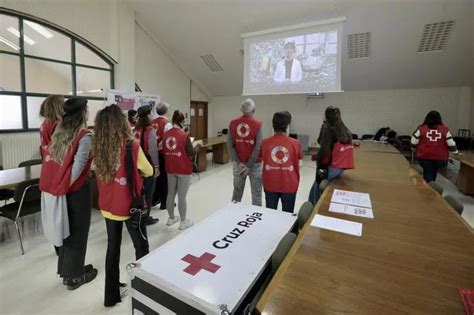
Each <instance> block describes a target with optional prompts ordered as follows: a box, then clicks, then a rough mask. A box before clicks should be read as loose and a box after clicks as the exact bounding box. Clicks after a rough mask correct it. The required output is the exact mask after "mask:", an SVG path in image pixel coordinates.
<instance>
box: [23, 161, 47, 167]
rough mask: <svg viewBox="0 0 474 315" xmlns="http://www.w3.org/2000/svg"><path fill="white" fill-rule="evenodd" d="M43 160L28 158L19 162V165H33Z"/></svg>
mask: <svg viewBox="0 0 474 315" xmlns="http://www.w3.org/2000/svg"><path fill="white" fill-rule="evenodd" d="M42 162H43V160H41V159H35V160H27V161H23V162H21V163H20V164H18V167H26V166H33V165H39V164H41V163H42Z"/></svg>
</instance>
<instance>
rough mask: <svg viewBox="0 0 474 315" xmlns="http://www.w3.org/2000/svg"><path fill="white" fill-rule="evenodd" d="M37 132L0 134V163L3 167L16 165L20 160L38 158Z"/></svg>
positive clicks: (38, 143)
mask: <svg viewBox="0 0 474 315" xmlns="http://www.w3.org/2000/svg"><path fill="white" fill-rule="evenodd" d="M39 146H40V140H39V132H28V133H15V134H3V135H0V158H1V160H0V165H2V166H3V168H5V169H9V168H15V167H18V164H19V163H20V162H23V161H26V160H33V159H39V158H40V157H41V156H40V151H39Z"/></svg>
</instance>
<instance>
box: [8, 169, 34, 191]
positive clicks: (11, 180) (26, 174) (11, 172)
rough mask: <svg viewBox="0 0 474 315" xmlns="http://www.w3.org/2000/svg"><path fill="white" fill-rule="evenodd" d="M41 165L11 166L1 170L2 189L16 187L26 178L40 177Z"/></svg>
mask: <svg viewBox="0 0 474 315" xmlns="http://www.w3.org/2000/svg"><path fill="white" fill-rule="evenodd" d="M40 173H41V165H33V166H26V167H19V168H11V169H8V170H2V171H0V189H4V188H14V187H15V186H16V185H18V184H19V183H21V182H22V181H25V180H30V179H36V178H39V177H40Z"/></svg>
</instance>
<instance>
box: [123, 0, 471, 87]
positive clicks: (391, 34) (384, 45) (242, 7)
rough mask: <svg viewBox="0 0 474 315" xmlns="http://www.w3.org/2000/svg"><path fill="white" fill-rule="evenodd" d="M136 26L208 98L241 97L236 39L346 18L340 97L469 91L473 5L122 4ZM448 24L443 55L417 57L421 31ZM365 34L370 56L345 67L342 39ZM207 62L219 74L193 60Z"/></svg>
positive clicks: (406, 0) (251, 0)
mask: <svg viewBox="0 0 474 315" xmlns="http://www.w3.org/2000/svg"><path fill="white" fill-rule="evenodd" d="M128 3H129V5H130V7H132V8H133V9H134V10H135V11H136V17H137V21H138V22H139V23H140V24H141V25H142V26H144V27H145V28H146V29H147V31H148V32H149V33H151V34H150V35H151V36H153V37H154V38H155V39H156V40H157V41H158V42H159V43H160V44H161V45H162V46H163V48H164V49H165V50H166V52H167V53H168V55H170V56H171V57H172V58H173V59H174V61H175V62H176V63H177V64H178V65H179V66H180V67H181V68H182V69H183V70H184V71H185V72H186V73H187V74H188V75H189V76H190V77H191V79H192V80H193V81H195V82H196V83H197V84H198V86H200V87H201V88H202V89H203V90H204V91H205V92H207V93H208V94H209V96H230V95H240V94H242V76H243V56H242V54H241V49H242V48H243V42H242V40H241V38H240V34H242V33H247V32H253V31H259V30H264V29H269V28H274V27H279V26H286V25H292V24H299V23H304V22H309V21H317V20H323V19H328V18H333V17H339V16H346V17H347V21H346V23H345V25H344V35H343V38H344V43H343V51H342V88H343V90H373V89H402V88H428V87H445V86H460V85H469V86H470V85H471V84H472V76H473V75H474V70H473V69H474V63H473V59H474V58H473V57H474V56H473V50H472V45H473V42H474V40H473V39H474V37H473V28H474V25H473V22H472V20H473V17H474V16H473V11H474V5H473V0H352V1H351V0H346V1H344V0H312V1H311V0H306V1H303V0H273V1H270V0H189V1H185V0H174V1H171V0H154V1H152V0H129V1H128ZM451 19H454V20H455V26H454V30H453V32H452V34H451V36H450V38H449V39H448V44H447V48H446V50H444V51H442V52H435V53H424V54H417V48H418V44H419V42H420V38H421V35H422V32H423V27H424V25H425V24H427V23H433V22H440V21H446V20H451ZM362 32H371V33H372V38H371V39H372V49H371V56H370V57H369V58H366V59H359V60H349V59H348V57H347V45H346V40H347V36H348V35H349V34H354V33H362ZM207 54H212V55H213V56H214V58H215V59H216V60H217V62H218V63H219V64H220V65H221V66H222V68H223V70H224V71H223V72H212V71H211V70H210V69H209V68H208V67H207V66H206V64H205V63H204V62H203V60H202V59H201V56H202V55H207Z"/></svg>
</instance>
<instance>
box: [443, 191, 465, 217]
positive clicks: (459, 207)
mask: <svg viewBox="0 0 474 315" xmlns="http://www.w3.org/2000/svg"><path fill="white" fill-rule="evenodd" d="M444 200H446V202H447V203H448V204H449V205H450V206H451V207H452V208H453V209H454V211H456V212H457V213H459V215H462V212H463V211H464V205H463V204H462V203H461V201H459V199H457V198H456V197H453V196H451V195H447V196H444Z"/></svg>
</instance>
